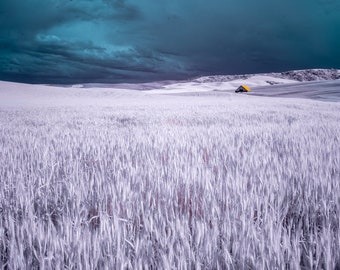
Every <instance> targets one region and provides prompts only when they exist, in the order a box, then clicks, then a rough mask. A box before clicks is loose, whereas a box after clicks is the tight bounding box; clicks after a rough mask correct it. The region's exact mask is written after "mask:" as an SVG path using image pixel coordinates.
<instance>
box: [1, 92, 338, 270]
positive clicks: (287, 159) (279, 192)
mask: <svg viewBox="0 0 340 270" xmlns="http://www.w3.org/2000/svg"><path fill="white" fill-rule="evenodd" d="M183 99H187V100H188V102H187V103H188V104H187V105H183V104H178V105H176V106H175V105H174V104H172V105H169V106H161V105H160V106H157V105H152V106H151V105H147V104H146V105H143V104H140V105H138V106H127V105H126V106H121V107H114V106H111V107H101V108H94V107H92V108H90V107H89V108H85V107H84V108H72V107H68V108H66V107H65V108H63V107H55V108H54V107H50V108H26V109H25V108H23V109H19V108H17V109H13V108H12V109H11V108H7V109H2V110H0V165H1V166H0V184H1V188H0V203H1V205H0V211H1V215H0V267H2V268H6V267H8V269H62V268H65V269H123V268H124V269H125V268H128V269H148V268H152V269H300V268H301V269H335V268H336V267H339V265H340V251H339V250H340V249H339V247H340V229H339V222H340V220H339V219H340V218H339V216H340V197H339V196H340V151H339V145H340V138H339V129H340V126H339V123H340V114H339V105H338V104H335V103H333V104H330V105H327V104H326V103H321V102H309V103H308V102H306V104H305V105H301V106H300V105H299V101H294V102H293V101H289V100H288V99H287V101H285V102H284V101H281V103H279V102H278V103H277V104H274V103H271V102H270V101H268V102H267V101H266V99H264V101H261V102H260V100H262V99H260V98H257V99H258V101H259V102H258V103H259V104H258V105H256V104H257V103H256V102H250V104H248V105H247V103H246V102H245V103H243V105H242V104H241V105H237V104H236V103H232V104H230V106H228V102H224V103H219V102H215V103H212V104H208V103H207V104H203V105H201V104H200V102H197V103H191V102H189V100H190V99H191V98H190V97H183ZM217 99H219V98H218V97H217V98H216V100H217ZM253 99H254V100H255V99H256V98H253ZM273 100H274V99H273ZM269 104H272V105H269ZM163 105H164V104H163Z"/></svg>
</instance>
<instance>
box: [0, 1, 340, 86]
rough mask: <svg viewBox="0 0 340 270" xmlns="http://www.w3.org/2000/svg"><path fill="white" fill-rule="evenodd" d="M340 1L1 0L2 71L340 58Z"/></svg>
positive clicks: (136, 73) (153, 68)
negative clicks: (339, 31)
mask: <svg viewBox="0 0 340 270" xmlns="http://www.w3.org/2000/svg"><path fill="white" fill-rule="evenodd" d="M339 29H340V3H339V2H338V1H331V0H327V1H326V0H311V1H310V0H309V1H307V0H301V1H299V2H296V1H292V0H288V1H269V0H260V1H256V3H255V2H254V1H250V0H243V1H234V0H213V1H209V2H207V1H203V0H186V1H180V0H173V1H165V0H160V1H151V0H138V1H137V0H134V1H132V0H130V1H129V0H93V1H90V0H72V1H70V0H46V1H39V0H26V1H21V0H2V1H1V2H0V79H1V80H17V81H26V82H53V83H56V82H58V83H63V82H65V83H72V82H81V81H96V82H100V81H102V82H122V81H146V80H157V79H178V78H186V77H191V76H197V75H203V74H225V73H229V74H235V73H255V72H267V71H280V70H287V69H301V68H314V67H323V68H340V50H339V48H340V36H339V35H338V30H339Z"/></svg>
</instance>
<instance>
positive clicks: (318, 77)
mask: <svg viewBox="0 0 340 270" xmlns="http://www.w3.org/2000/svg"><path fill="white" fill-rule="evenodd" d="M256 75H265V76H271V77H275V78H281V79H288V80H294V81H297V82H310V81H326V80H338V79H340V70H339V69H304V70H291V71H285V72H276V73H275V72H273V73H262V74H244V75H212V76H203V77H198V78H194V79H193V80H192V81H194V82H200V83H206V82H228V81H232V80H238V79H249V78H251V77H253V76H256Z"/></svg>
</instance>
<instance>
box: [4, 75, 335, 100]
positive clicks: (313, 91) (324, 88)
mask: <svg viewBox="0 0 340 270" xmlns="http://www.w3.org/2000/svg"><path fill="white" fill-rule="evenodd" d="M339 78H340V71H339V70H322V69H315V70H301V71H289V72H283V73H271V74H253V75H252V74H250V75H234V76H231V75H227V76H208V77H200V78H196V79H193V80H187V81H178V82H176V81H165V82H151V83H142V84H78V85H68V86H52V85H30V84H21V83H12V82H0V106H17V105H19V106H20V105H24V106H25V105H27V106H28V105H42V106H49V105H58V104H59V105H72V104H73V105H80V106H86V105H110V104H112V102H113V103H117V102H118V103H124V102H126V103H129V104H133V103H136V102H137V103H138V102H140V101H141V100H148V101H149V102H156V103H157V102H159V100H160V99H161V100H163V101H164V100H166V101H167V102H170V101H171V100H176V102H177V101H178V99H175V98H170V97H169V96H168V95H174V96H181V95H183V94H184V95H186V96H188V95H193V96H199V95H204V96H205V98H208V97H209V96H211V97H213V96H228V97H229V98H233V99H239V98H240V95H242V96H268V97H295V98H310V99H319V100H323V101H339V100H340V80H339ZM242 84H245V85H247V86H249V87H250V88H251V89H252V92H251V93H247V94H235V93H234V90H235V89H236V88H237V87H238V86H240V85H242ZM164 94H165V95H167V97H166V98H165V99H164V98H159V97H158V98H156V97H153V96H155V95H156V96H158V95H164ZM143 102H144V101H143Z"/></svg>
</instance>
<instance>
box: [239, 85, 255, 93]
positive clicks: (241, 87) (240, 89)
mask: <svg viewBox="0 0 340 270" xmlns="http://www.w3.org/2000/svg"><path fill="white" fill-rule="evenodd" d="M242 92H251V90H250V88H249V87H248V86H246V85H244V84H242V85H240V86H239V87H238V88H237V89H236V90H235V93H242Z"/></svg>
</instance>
